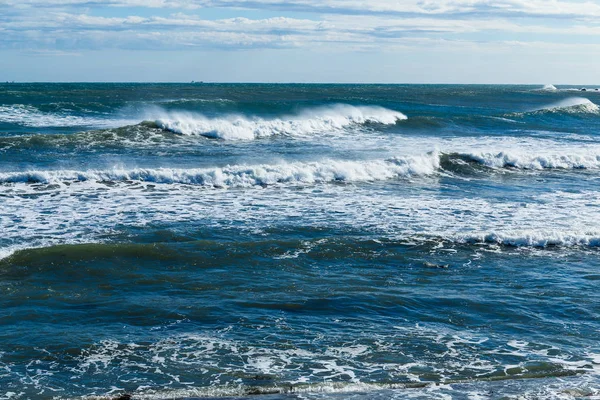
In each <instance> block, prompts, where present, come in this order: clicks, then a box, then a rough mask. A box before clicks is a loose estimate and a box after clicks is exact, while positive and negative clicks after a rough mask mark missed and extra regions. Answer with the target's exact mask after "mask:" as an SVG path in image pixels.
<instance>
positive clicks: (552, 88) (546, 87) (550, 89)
mask: <svg viewBox="0 0 600 400" xmlns="http://www.w3.org/2000/svg"><path fill="white" fill-rule="evenodd" d="M542 90H545V91H547V92H555V91H557V90H558V89H556V86H554V85H552V84H548V85H544V87H543V88H542Z"/></svg>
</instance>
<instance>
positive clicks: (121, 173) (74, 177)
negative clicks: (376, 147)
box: [0, 153, 439, 188]
mask: <svg viewBox="0 0 600 400" xmlns="http://www.w3.org/2000/svg"><path fill="white" fill-rule="evenodd" d="M438 168H439V156H438V155H437V154H433V153H431V154H428V155H426V156H421V157H399V158H392V159H388V160H373V161H335V160H325V161H321V162H309V163H302V162H297V163H285V164H274V165H254V166H243V165H241V166H239V165H238V166H227V167H223V168H209V169H175V168H158V169H144V168H137V169H130V170H126V169H113V170H88V171H74V170H57V171H24V172H9V173H0V183H44V184H60V183H64V182H78V181H79V182H81V181H96V182H127V181H138V182H151V183H171V184H172V183H178V184H187V185H199V186H205V187H217V188H234V187H254V186H263V187H264V186H269V185H275V184H292V185H294V184H313V183H327V182H369V181H380V180H387V179H394V178H401V177H410V176H419V175H429V174H433V173H435V171H436V170H437V169H438Z"/></svg>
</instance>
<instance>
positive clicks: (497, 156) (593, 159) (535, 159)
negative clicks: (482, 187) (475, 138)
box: [448, 151, 600, 170]
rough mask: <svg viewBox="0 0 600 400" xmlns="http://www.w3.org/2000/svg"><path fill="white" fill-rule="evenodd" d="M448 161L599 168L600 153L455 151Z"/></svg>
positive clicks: (519, 166)
mask: <svg viewBox="0 0 600 400" xmlns="http://www.w3.org/2000/svg"><path fill="white" fill-rule="evenodd" d="M448 162H449V163H450V164H454V165H460V164H464V163H469V162H474V163H477V164H480V165H482V166H485V167H488V168H494V169H498V168H515V169H524V170H543V169H599V168H600V154H593V153H580V154H556V153H549V154H530V153H525V152H503V151H502V152H498V153H492V152H480V153H453V154H450V155H449V158H448Z"/></svg>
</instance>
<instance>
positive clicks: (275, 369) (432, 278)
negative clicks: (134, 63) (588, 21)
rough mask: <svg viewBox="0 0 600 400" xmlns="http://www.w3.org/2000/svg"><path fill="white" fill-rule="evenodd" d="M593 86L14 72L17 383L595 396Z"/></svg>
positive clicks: (7, 196)
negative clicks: (155, 78)
mask: <svg viewBox="0 0 600 400" xmlns="http://www.w3.org/2000/svg"><path fill="white" fill-rule="evenodd" d="M599 89H600V86H598V87H597V86H588V87H586V88H585V90H583V89H582V88H581V87H578V86H560V85H557V86H552V85H545V86H543V85H525V86H497V85H495V86H489V85H333V84H332V85H323V84H214V83H185V84H184V83H181V84H179V83H177V84H176V83H171V84H166V83H165V84H163V83H160V84H159V83H156V84H151V83H7V84H0V399H2V400H9V399H10V400H21V399H114V398H121V399H126V398H131V399H134V400H135V399H140V400H142V399H157V400H162V399H208V398H215V397H218V398H229V399H257V400H291V399H310V400H317V399H319V400H321V399H323V400H324V399H332V400H333V399H352V400H371V399H465V400H482V399H600V107H599V106H598V105H599V104H600V90H599Z"/></svg>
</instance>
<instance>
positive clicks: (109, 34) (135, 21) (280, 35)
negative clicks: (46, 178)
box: [0, 0, 600, 54]
mask: <svg viewBox="0 0 600 400" xmlns="http://www.w3.org/2000/svg"><path fill="white" fill-rule="evenodd" d="M126 6H127V7H144V8H147V9H150V10H153V9H158V8H164V9H167V10H168V11H167V12H166V13H163V14H161V15H155V16H147V15H148V14H153V12H150V13H147V12H146V13H143V14H145V16H141V15H120V12H119V7H126ZM106 7H113V8H111V10H112V11H111V12H110V13H98V12H96V11H98V10H106ZM115 7H116V8H115ZM203 7H220V8H230V9H231V10H233V11H232V12H233V13H237V14H238V15H240V17H236V18H224V19H206V18H201V17H200V15H202V13H201V12H198V13H194V12H190V11H189V10H190V9H193V8H203ZM246 9H269V10H287V12H290V10H296V11H308V12H313V13H314V14H312V15H310V14H309V16H311V18H310V19H308V18H306V17H305V18H294V17H289V16H286V17H283V16H281V17H273V18H246V17H243V16H242V15H244V10H246ZM130 10H131V9H127V11H123V12H131V11H130ZM0 11H2V12H0V32H2V34H1V36H0V48H12V49H25V50H30V51H42V50H44V49H45V50H46V51H49V52H51V51H56V52H57V53H56V54H60V53H59V52H60V51H64V52H66V53H67V54H69V53H70V52H73V51H79V50H85V49H103V48H121V49H147V50H174V49H186V48H221V49H240V48H250V49H251V48H299V47H304V48H310V49H316V50H318V49H321V48H328V49H335V50H338V49H339V48H343V49H345V50H348V51H351V50H386V49H392V48H398V47H399V46H400V47H402V46H406V44H407V43H414V42H418V41H422V42H424V41H428V43H438V42H440V41H443V42H444V43H446V44H447V43H463V42H469V41H474V42H491V43H506V42H511V41H513V42H522V43H527V42H536V43H538V42H547V43H572V44H574V45H577V44H579V43H578V40H579V39H581V38H583V37H586V36H587V37H593V36H600V24H599V23H598V21H599V19H598V18H592V16H594V15H600V5H598V4H595V3H591V2H580V1H578V2H566V1H559V0H545V1H540V0H528V1H524V0H509V1H492V0H441V1H429V0H419V1H417V0H408V1H407V0H396V1H391V0H372V1H368V2H366V1H358V0H322V1H313V0H289V1H285V2H284V1H281V0H262V1H261V0H254V1H250V0H190V1H184V0H144V1H142V0H107V1H102V2H100V1H90V0H61V1H58V0H19V1H17V0H0ZM169 13H170V14H169ZM99 14H104V15H118V16H110V17H107V16H101V15H99ZM159 14H160V13H159ZM292 15H294V14H293V13H292ZM302 15H303V16H304V15H305V14H302ZM508 16H512V17H511V18H509V17H508ZM514 16H528V17H531V16H537V17H542V16H543V17H544V18H513V17H514ZM540 36H544V37H546V39H544V38H542V39H541V38H540ZM484 38H485V39H484ZM48 54H51V53H48Z"/></svg>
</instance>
